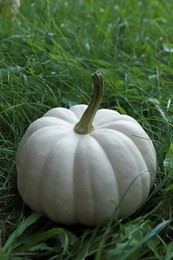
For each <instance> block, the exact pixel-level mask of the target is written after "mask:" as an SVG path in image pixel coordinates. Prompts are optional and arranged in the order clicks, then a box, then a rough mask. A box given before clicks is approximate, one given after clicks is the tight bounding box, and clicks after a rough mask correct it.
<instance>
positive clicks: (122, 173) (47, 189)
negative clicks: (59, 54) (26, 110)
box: [16, 72, 156, 225]
mask: <svg viewBox="0 0 173 260" xmlns="http://www.w3.org/2000/svg"><path fill="white" fill-rule="evenodd" d="M92 77H93V81H94V86H95V92H94V96H93V99H92V101H91V102H90V104H89V106H86V105H75V106H72V107H71V108H70V109H66V108H62V107H58V108H54V109H51V110H50V111H48V112H47V113H46V114H45V115H44V116H43V117H41V118H39V119H38V120H36V121H35V122H33V123H32V124H31V125H30V126H29V128H28V129H27V131H26V133H25V135H24V137H23V138H22V140H21V142H20V145H19V148H18V151H17V155H16V167H17V183H18V189H19V192H20V194H21V196H22V198H23V200H24V201H25V203H26V204H27V205H29V207H30V208H31V209H33V210H34V211H36V212H39V213H41V214H44V215H47V216H48V217H49V218H50V219H51V220H53V221H55V222H59V223H64V224H68V225H72V224H77V223H81V224H84V225H96V224H100V223H103V221H104V220H105V219H106V218H107V217H110V216H111V215H112V214H113V213H114V214H115V215H116V216H117V217H119V218H124V217H127V216H129V215H131V214H132V213H134V212H135V211H136V210H137V209H138V208H139V207H141V206H142V205H143V204H144V202H145V201H146V199H147V197H148V195H149V192H150V188H151V187H152V185H153V182H154V179H155V172H156V153H155V149H154V146H153V144H152V141H151V140H150V138H149V136H148V135H147V133H146V132H145V131H144V130H143V128H142V127H141V126H140V125H139V123H138V122H137V121H136V120H135V119H133V118H132V117H130V116H127V115H120V114H119V113H118V112H116V111H113V110H109V109H100V110H98V111H97V109H98V107H99V105H100V102H101V100H102V95H103V77H102V75H101V74H99V73H98V72H97V73H95V74H93V76H92ZM84 111H85V112H84ZM78 122H79V123H78Z"/></svg>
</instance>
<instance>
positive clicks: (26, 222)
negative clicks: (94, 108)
mask: <svg viewBox="0 0 173 260" xmlns="http://www.w3.org/2000/svg"><path fill="white" fill-rule="evenodd" d="M172 10H173V2H172V1H166V2H165V1H163V0H160V1H155V0H151V1H142V0H141V1H137V0H136V1H135V0H131V1H125V0H117V1H113V0H109V1H104V0H88V1H85V0H83V1H82V0H71V1H63V0H59V1H55V0H47V1H41V0H40V1H24V0H23V1H22V7H21V10H20V14H19V15H18V17H17V19H16V20H15V22H14V23H12V22H11V21H7V19H6V18H5V17H0V247H1V248H2V249H0V259H4V260H7V259H15V260H19V259H27V260H29V259H49V260H53V259H66V260H68V259H69V260H71V259H77V260H82V259H96V260H100V259H120V260H125V259H152V260H154V259H159V260H162V259H164V260H165V259H166V260H170V259H172V258H173V242H172V238H173V223H172V218H173V206H172V197H173V184H172V182H173V166H172V165H173V152H172V147H171V148H170V145H171V144H172V142H173V136H172V133H173V127H172V123H173V117H172V114H173V105H172V96H173V36H172V24H173V16H172ZM2 24H3V25H2ZM97 69H99V70H101V71H102V73H103V74H104V78H105V93H104V99H103V102H102V107H105V108H110V109H116V110H118V111H119V112H120V113H123V114H129V115H130V116H132V117H134V118H135V119H136V120H137V121H138V122H139V123H140V124H141V125H142V126H143V128H144V129H145V130H146V132H147V133H148V134H149V136H150V137H151V138H152V140H153V143H154V145H155V148H156V151H157V159H158V168H157V177H156V181H155V185H154V187H153V189H152V191H151V193H150V196H149V198H148V200H147V202H146V204H145V205H144V206H143V207H142V208H141V209H139V210H138V211H137V212H136V213H135V214H133V215H132V216H131V217H129V218H127V219H121V220H117V219H116V218H112V219H110V220H109V221H107V222H105V224H104V226H103V227H101V228H87V227H83V226H75V227H66V226H62V225H58V224H55V223H52V222H51V221H49V220H48V219H46V218H44V217H43V216H40V215H38V214H36V213H33V212H32V211H31V210H30V209H29V208H28V207H27V206H26V205H24V204H23V202H22V199H21V198H20V196H19V194H18V191H17V186H16V168H15V153H16V150H17V147H18V143H19V141H20V139H21V137H22V136H23V134H24V132H25V130H26V128H27V127H28V125H29V124H30V123H31V122H32V121H34V120H35V119H36V118H39V117H41V116H42V115H43V114H44V113H45V112H46V111H47V110H49V109H50V108H52V107H56V106H63V107H67V108H68V107H70V106H72V105H73V104H78V103H88V102H89V100H90V96H91V95H92V82H91V74H92V73H93V72H95V71H96V70H97ZM169 148H170V149H169ZM168 151H169V152H168Z"/></svg>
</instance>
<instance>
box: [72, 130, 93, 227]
mask: <svg viewBox="0 0 173 260" xmlns="http://www.w3.org/2000/svg"><path fill="white" fill-rule="evenodd" d="M77 135H79V136H80V137H81V138H79V140H78V144H77V146H76V149H75V158H74V159H75V161H74V168H73V176H74V180H75V179H78V178H79V176H78V174H77V173H78V171H76V165H77V167H78V163H79V161H80V159H79V158H78V157H79V156H81V152H80V151H78V150H80V145H81V142H82V141H83V139H84V138H90V136H89V135H88V136H87V137H86V136H84V135H80V134H77ZM82 174H83V173H82ZM75 177H77V178H75ZM89 178H90V180H89V182H90V187H91V191H90V194H91V197H92V199H91V200H92V201H94V195H93V194H94V193H93V188H92V181H91V174H90V175H89ZM74 194H76V195H78V194H77V192H76V188H75V181H74ZM75 197H76V196H75ZM76 201H78V199H75V208H76V213H77V214H76V220H77V221H76V222H77V223H81V219H80V217H79V215H80V213H79V212H78V210H77V209H78V206H76V205H77V203H76ZM84 203H85V201H84ZM92 211H94V214H93V215H94V216H95V214H96V213H95V212H96V211H95V203H92ZM94 221H95V220H94ZM81 224H82V223H81Z"/></svg>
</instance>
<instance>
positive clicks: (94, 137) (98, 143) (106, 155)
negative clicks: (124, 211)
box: [90, 130, 120, 213]
mask: <svg viewBox="0 0 173 260" xmlns="http://www.w3.org/2000/svg"><path fill="white" fill-rule="evenodd" d="M96 131H97V130H96ZM90 137H91V138H93V139H94V140H95V141H96V142H97V145H98V146H100V148H101V150H102V151H103V153H104V155H105V157H106V158H107V160H108V161H109V164H110V166H111V168H112V171H113V172H114V169H113V166H112V163H111V161H110V159H109V156H108V154H107V153H106V152H105V149H104V147H103V146H102V145H101V144H100V142H99V141H98V140H97V138H96V136H93V135H90ZM113 176H114V179H115V183H118V182H117V177H116V175H115V174H114V175H113ZM117 194H120V193H119V188H118V185H117ZM119 199H120V198H118V201H119ZM118 204H119V203H118ZM115 207H116V209H115V213H116V211H117V209H118V205H116V204H115Z"/></svg>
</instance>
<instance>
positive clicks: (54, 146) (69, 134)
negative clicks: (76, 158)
mask: <svg viewBox="0 0 173 260" xmlns="http://www.w3.org/2000/svg"><path fill="white" fill-rule="evenodd" d="M71 135H72V133H71V132H69V133H67V134H66V135H65V136H63V137H62V138H60V139H59V140H58V141H56V142H55V143H54V145H53V147H51V149H50V150H49V153H48V154H47V159H46V161H45V162H44V167H43V168H46V167H45V165H46V164H48V163H49V160H50V157H51V154H52V150H55V148H56V147H57V146H59V143H60V142H62V143H64V142H65V139H66V138H69V137H70V136H71ZM72 147H73V146H71V148H72ZM72 154H73V153H72ZM45 175H47V172H45V174H44V171H43V174H42V175H41V177H42V178H43V179H44V178H45ZM43 182H45V180H43ZM40 183H42V181H41V182H40ZM53 184H54V183H52V186H53V188H54V189H52V196H51V197H54V194H55V189H56V187H55V186H54V185H53ZM40 187H42V186H41V185H40ZM53 202H55V201H54V200H52V207H51V208H52V209H53V211H54V216H56V215H57V213H56V207H55V205H54V203H53ZM41 204H43V205H45V202H44V201H43V202H42V203H41ZM44 212H47V210H45V209H44Z"/></svg>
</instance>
